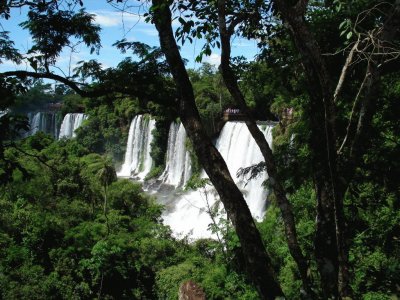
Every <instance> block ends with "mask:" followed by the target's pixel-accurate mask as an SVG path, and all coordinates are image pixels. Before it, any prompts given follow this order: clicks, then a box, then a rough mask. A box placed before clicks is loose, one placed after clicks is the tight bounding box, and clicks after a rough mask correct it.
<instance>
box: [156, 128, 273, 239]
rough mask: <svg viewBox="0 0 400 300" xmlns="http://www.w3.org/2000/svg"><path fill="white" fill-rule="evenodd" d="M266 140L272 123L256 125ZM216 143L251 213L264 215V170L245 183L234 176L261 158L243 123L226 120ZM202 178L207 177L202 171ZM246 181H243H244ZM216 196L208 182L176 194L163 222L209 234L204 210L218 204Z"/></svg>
mask: <svg viewBox="0 0 400 300" xmlns="http://www.w3.org/2000/svg"><path fill="white" fill-rule="evenodd" d="M259 127H260V129H261V130H262V132H263V133H264V135H265V137H266V139H267V142H268V143H269V144H270V145H271V144H272V128H273V125H259ZM216 147H217V149H218V151H219V152H220V153H221V155H222V157H223V158H224V159H225V161H226V163H227V165H228V169H229V172H230V173H231V176H232V178H233V179H234V180H235V183H236V184H237V186H238V187H239V189H240V190H241V191H242V192H243V194H244V197H245V199H246V202H247V204H248V206H249V208H250V211H251V213H252V214H253V216H254V217H255V218H257V219H261V218H262V217H263V215H264V211H265V206H266V198H267V192H268V191H267V190H266V189H265V188H264V187H263V186H262V183H263V182H264V181H265V180H266V179H267V178H268V175H267V173H266V172H263V173H262V174H260V175H259V176H258V177H257V178H256V179H253V180H251V181H249V182H248V183H247V180H246V179H243V178H237V177H236V172H237V170H238V169H239V168H242V167H248V166H251V165H254V164H257V163H259V162H261V161H262V160H263V158H262V155H261V152H260V150H259V148H258V146H257V145H256V143H255V141H254V139H253V138H252V137H251V135H250V132H249V131H248V129H247V127H246V125H245V123H243V122H227V123H226V124H225V126H224V128H223V129H222V131H221V134H220V136H219V138H218V140H217V143H216ZM201 177H202V178H207V175H206V174H205V172H204V171H203V172H202V175H201ZM246 183H247V184H246ZM217 199H218V196H217V194H216V191H215V190H214V188H212V187H211V186H207V187H205V188H202V189H200V190H196V191H191V192H189V193H185V194H183V195H181V196H178V197H177V200H176V202H175V206H174V208H173V210H172V211H171V210H170V211H167V212H166V213H165V215H164V216H163V218H164V223H165V224H167V225H169V226H170V227H171V229H172V231H173V232H175V233H176V234H189V233H191V234H192V237H193V238H201V237H210V236H211V233H210V231H208V230H207V228H208V225H209V224H210V223H212V220H211V218H210V216H209V214H208V213H207V210H208V209H209V208H210V207H212V206H213V205H216V204H218V202H217Z"/></svg>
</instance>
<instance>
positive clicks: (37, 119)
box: [24, 112, 58, 138]
mask: <svg viewBox="0 0 400 300" xmlns="http://www.w3.org/2000/svg"><path fill="white" fill-rule="evenodd" d="M28 119H29V126H30V131H29V132H27V133H26V134H25V135H24V136H30V135H34V134H35V133H36V132H39V131H42V132H44V133H47V134H50V135H52V136H53V137H54V138H57V134H58V132H57V124H56V122H57V121H56V114H55V113H48V112H37V113H29V114H28Z"/></svg>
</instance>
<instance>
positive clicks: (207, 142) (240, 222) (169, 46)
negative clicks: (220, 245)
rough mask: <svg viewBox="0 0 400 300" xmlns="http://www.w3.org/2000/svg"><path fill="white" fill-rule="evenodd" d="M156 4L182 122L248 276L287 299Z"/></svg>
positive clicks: (165, 11)
mask: <svg viewBox="0 0 400 300" xmlns="http://www.w3.org/2000/svg"><path fill="white" fill-rule="evenodd" d="M152 3H153V7H152V11H153V21H154V23H155V25H156V28H157V31H158V33H159V37H160V44H161V49H162V50H163V52H164V54H165V55H166V58H167V62H168V64H169V66H170V68H171V72H172V75H173V77H174V80H175V82H176V84H177V86H178V91H179V94H180V99H179V100H180V101H179V113H180V118H181V121H182V123H183V125H184V127H185V129H186V132H187V135H188V137H189V138H190V139H191V141H192V143H193V145H194V150H195V152H196V154H197V156H198V158H199V160H200V162H201V164H202V166H203V167H204V169H205V171H206V172H207V174H208V176H209V177H210V180H211V182H212V183H213V185H214V187H215V188H216V190H217V191H218V194H219V195H220V198H221V201H222V203H223V204H224V207H225V210H226V212H227V215H228V217H229V219H230V220H231V222H232V224H233V226H234V228H235V230H236V233H237V235H238V237H239V240H240V243H241V246H242V249H243V254H244V256H245V261H246V269H247V272H248V275H249V277H250V279H251V280H252V281H253V283H254V284H255V287H256V288H257V290H258V293H259V295H260V298H261V299H275V298H276V297H279V296H283V293H282V290H281V288H280V286H279V283H278V281H277V278H276V276H275V273H274V270H273V268H272V265H271V259H270V257H269V255H268V254H267V252H266V251H265V248H264V245H263V243H262V240H261V237H260V234H259V232H258V230H257V228H256V226H255V223H254V220H253V218H252V216H251V213H250V210H249V208H248V206H247V204H246V202H245V200H244V198H243V195H242V193H241V192H240V191H239V189H238V188H237V186H236V185H235V183H234V181H233V179H232V178H231V176H230V174H229V170H228V167H227V166H226V163H225V161H224V160H223V158H222V156H221V154H220V153H219V152H218V151H217V149H216V148H215V147H214V145H213V144H212V142H211V139H210V138H209V137H208V136H207V134H206V133H205V130H204V127H203V125H202V123H201V121H200V117H199V113H198V111H197V108H196V105H195V99H194V94H193V88H192V85H191V83H190V80H189V77H188V75H187V72H186V69H185V66H184V64H183V61H182V58H181V56H180V53H179V50H178V47H177V44H176V41H175V38H174V34H173V31H172V28H171V23H172V21H171V11H170V9H169V4H168V3H169V2H168V1H164V0H153V2H152Z"/></svg>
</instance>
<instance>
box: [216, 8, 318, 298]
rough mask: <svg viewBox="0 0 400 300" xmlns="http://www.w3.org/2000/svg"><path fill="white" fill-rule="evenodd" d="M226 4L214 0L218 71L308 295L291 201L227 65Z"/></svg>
mask: <svg viewBox="0 0 400 300" xmlns="http://www.w3.org/2000/svg"><path fill="white" fill-rule="evenodd" d="M225 7H226V3H225V0H218V28H219V34H220V40H221V65H220V71H221V73H222V77H223V79H224V82H225V85H226V87H227V89H228V91H229V93H230V94H231V96H232V98H233V99H234V100H235V102H236V104H237V105H238V106H239V108H240V110H241V111H242V113H243V114H244V115H245V116H246V120H245V122H246V125H247V128H248V129H249V131H250V134H251V135H252V137H253V138H254V140H255V142H256V143H257V146H258V147H259V149H260V151H261V154H262V155H263V157H264V161H265V164H266V168H267V172H268V176H269V178H270V182H271V186H272V190H273V192H274V195H275V198H276V202H277V204H278V207H279V209H280V211H281V215H282V220H283V223H284V228H285V236H286V239H287V244H288V248H289V251H290V254H291V255H292V257H293V259H294V261H295V262H296V264H297V268H298V270H299V273H300V277H301V280H302V283H303V288H304V290H305V291H306V292H307V294H308V295H312V289H311V282H310V280H309V277H308V275H307V273H308V272H307V271H308V263H307V260H306V258H305V257H304V255H303V253H302V251H301V248H300V245H299V243H298V240H297V231H296V223H295V219H294V215H293V209H292V205H291V203H290V202H289V201H288V199H287V197H286V192H285V190H284V188H283V185H282V183H281V180H280V179H279V178H278V172H277V168H276V165H275V161H274V157H273V154H272V150H271V148H270V146H269V145H268V143H267V140H266V139H265V136H264V135H263V134H262V132H261V130H260V129H259V128H258V126H257V123H256V122H255V119H254V118H253V117H252V114H251V112H250V110H249V109H248V107H247V104H246V101H245V99H244V96H243V94H242V92H241V91H240V88H239V86H238V84H237V78H236V76H235V74H234V72H233V70H232V68H231V66H230V57H231V45H230V42H231V36H232V34H233V33H234V29H235V28H234V26H235V25H236V24H235V22H232V23H230V24H229V26H228V24H227V23H226V22H227V21H226V13H225Z"/></svg>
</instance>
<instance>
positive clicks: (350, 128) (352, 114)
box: [337, 71, 370, 155]
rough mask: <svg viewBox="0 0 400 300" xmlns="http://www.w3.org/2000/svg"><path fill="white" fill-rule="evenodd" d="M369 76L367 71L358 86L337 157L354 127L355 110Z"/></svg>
mask: <svg viewBox="0 0 400 300" xmlns="http://www.w3.org/2000/svg"><path fill="white" fill-rule="evenodd" d="M369 76H370V74H369V72H368V71H367V72H366V74H365V76H364V79H363V81H362V83H361V86H360V88H359V89H358V92H357V95H356V98H355V99H354V103H353V108H352V109H351V115H350V119H349V123H348V125H347V129H346V135H345V137H344V139H343V142H342V144H341V146H340V147H339V150H338V151H337V154H338V155H339V154H340V153H341V152H342V150H343V148H344V146H345V145H346V143H347V140H348V138H349V136H350V132H351V131H352V129H353V125H354V116H355V114H356V110H357V108H358V106H359V102H360V95H361V93H362V91H363V90H364V87H365V83H366V82H367V79H368V77H369Z"/></svg>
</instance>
